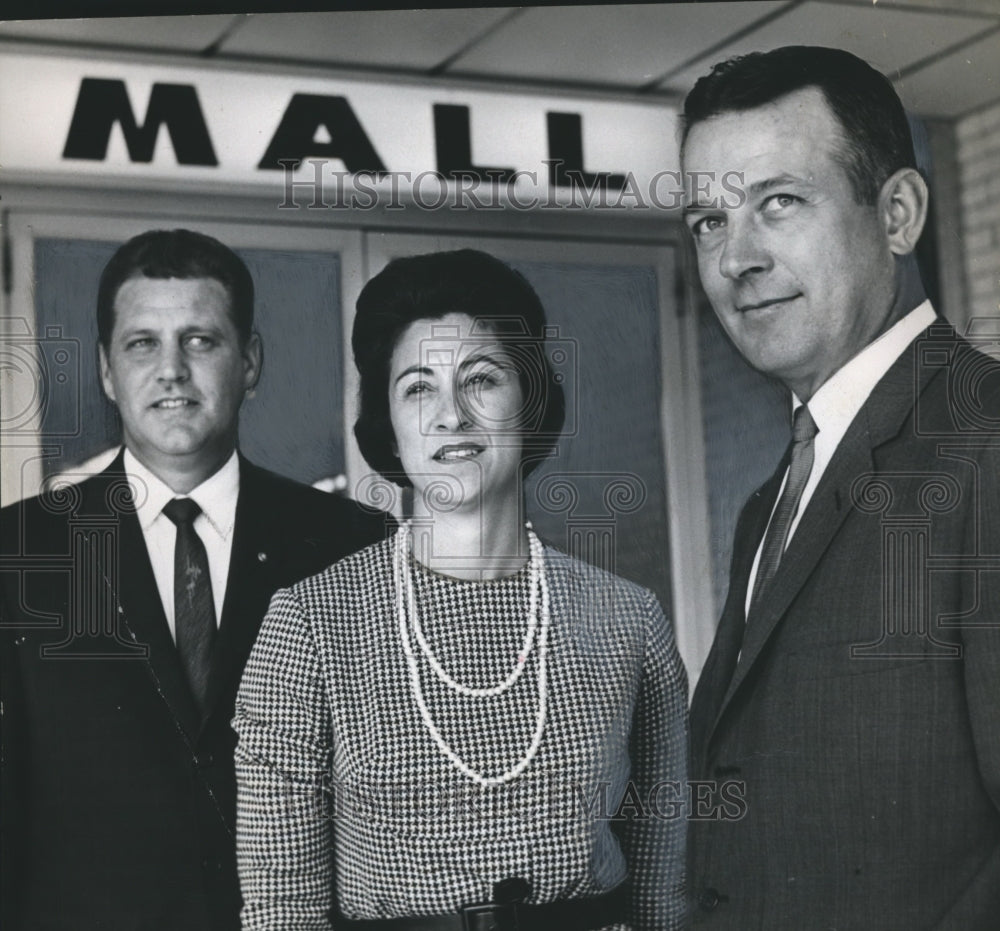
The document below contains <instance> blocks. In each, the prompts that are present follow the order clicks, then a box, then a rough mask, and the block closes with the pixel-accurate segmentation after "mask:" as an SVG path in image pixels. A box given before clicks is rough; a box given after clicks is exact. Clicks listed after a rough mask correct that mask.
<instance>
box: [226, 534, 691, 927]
mask: <svg viewBox="0 0 1000 931" xmlns="http://www.w3.org/2000/svg"><path fill="white" fill-rule="evenodd" d="M393 546H394V542H393V541H392V540H389V541H385V542H383V543H379V544H376V545H374V546H371V547H369V548H367V549H365V550H362V551H361V552H360V553H357V554H355V555H353V556H351V557H348V558H347V559H344V560H342V561H341V562H339V563H337V564H336V565H334V566H332V567H330V568H329V569H327V570H326V571H325V572H323V573H321V574H320V575H317V576H314V577H312V578H310V579H306V580H305V581H303V582H300V583H299V584H297V585H295V586H294V587H293V588H291V589H286V590H282V591H279V592H278V593H277V594H275V596H274V598H273V600H272V602H271V607H270V610H269V612H268V615H267V617H266V619H265V621H264V624H263V627H262V629H261V632H260V635H259V637H258V640H257V643H256V645H255V646H254V649H253V652H252V654H251V656H250V659H249V662H248V663H247V667H246V670H245V673H244V676H243V681H242V684H241V687H240V691H239V696H238V698H237V702H236V717H235V719H234V721H233V725H234V727H235V729H236V732H237V734H238V735H239V745H238V747H237V750H236V774H237V780H238V789H239V806H238V816H237V854H238V860H239V870H240V881H241V886H242V892H243V898H244V908H243V914H242V920H243V927H244V928H245V929H256V928H259V929H267V931H279V929H287V931H309V929H314V928H315V929H329V928H331V927H335V924H331V918H330V915H331V910H332V909H334V908H335V909H336V910H338V911H339V912H340V913H342V914H343V915H345V916H346V917H348V918H352V919H374V918H394V917H404V916H422V915H438V914H444V913H448V912H455V911H457V909H458V908H459V907H460V906H462V905H467V904H470V903H474V902H487V901H489V900H490V897H491V890H492V886H493V883H495V882H496V881H498V880H501V879H504V878H507V877H514V876H516V877H521V878H524V879H527V880H528V881H529V882H530V884H531V895H530V898H529V899H528V901H529V902H534V903H543V902H551V901H554V900H559V899H573V898H580V897H589V896H595V895H600V894H601V893H604V892H607V891H609V890H611V889H613V888H614V887H616V886H617V885H618V884H619V883H621V882H622V881H623V880H625V879H626V877H628V878H629V879H630V882H631V889H632V893H631V905H630V919H629V921H630V923H629V925H627V926H626V925H615V926H614V928H615V931H620V929H623V928H626V927H628V928H632V929H634V931H646V929H650V931H652V929H655V931H665V929H673V928H679V927H682V926H683V923H684V857H685V834H686V830H685V824H686V822H685V817H684V812H683V811H682V810H681V806H680V805H679V804H678V805H675V804H672V803H671V802H670V801H669V800H670V799H676V798H678V791H679V790H678V786H683V784H684V780H685V779H686V775H687V773H686V765H687V758H686V753H687V733H686V723H685V721H686V707H687V688H686V683H685V674H684V670H683V666H682V665H681V662H680V659H679V656H678V654H677V650H676V647H675V645H674V640H673V634H672V631H671V628H670V625H669V624H668V623H667V622H666V620H665V618H664V616H663V612H662V610H661V609H660V606H659V604H658V603H657V601H656V598H655V597H654V596H653V595H652V594H651V593H650V592H648V591H646V590H645V589H643V588H640V587H639V586H637V585H634V584H632V583H630V582H626V581H624V580H623V579H620V578H618V577H617V576H613V575H610V574H608V573H606V572H602V571H601V570H598V569H595V568H593V567H591V566H589V565H587V564H585V563H582V562H579V561H577V560H574V559H571V558H570V557H568V556H566V555H564V554H561V553H559V552H558V551H556V550H553V549H551V548H548V547H546V548H545V572H546V578H547V580H548V584H549V590H550V599H551V629H550V632H549V648H548V686H547V695H548V714H547V719H546V724H545V730H544V733H543V737H542V741H541V744H540V746H539V749H538V752H537V754H536V756H535V757H534V759H533V760H532V761H531V763H530V765H529V766H528V767H527V768H526V769H525V770H524V772H523V773H521V775H520V776H518V777H516V778H515V779H513V780H512V781H510V782H508V783H505V784H501V785H494V786H482V785H480V784H479V783H477V782H475V781H473V780H472V779H470V778H468V777H467V776H466V775H464V774H463V773H462V772H460V771H459V770H458V769H457V768H456V766H455V765H454V764H453V763H452V762H451V761H450V760H449V759H448V758H447V757H446V756H445V755H444V754H443V753H442V752H441V750H440V749H439V747H438V746H437V744H436V743H435V742H434V740H433V738H432V737H431V735H430V733H429V731H428V728H427V726H426V724H425V723H424V720H423V719H422V717H421V714H420V710H419V708H418V706H417V703H416V701H415V698H414V693H413V687H412V684H411V681H410V674H409V668H408V666H407V661H406V658H405V655H404V652H403V649H402V646H401V639H400V632H399V624H398V613H397V604H396V599H395V586H394V576H393ZM411 567H412V577H413V579H414V587H415V593H416V604H417V605H418V609H419V616H420V623H421V626H422V627H423V631H424V635H425V637H426V639H427V641H428V643H429V645H430V647H431V650H432V651H433V653H434V654H435V655H436V656H437V658H438V660H439V662H440V663H441V665H442V666H443V667H444V669H445V670H447V671H448V673H449V674H450V675H451V676H452V677H454V678H455V679H457V680H459V681H461V682H463V683H465V684H466V685H469V686H470V687H473V688H483V687H487V686H491V685H495V684H496V683H497V682H499V681H501V680H502V679H503V678H504V677H505V676H506V674H507V672H509V670H510V669H511V668H512V658H513V657H515V656H517V654H518V652H519V650H520V648H521V644H522V641H523V638H524V636H525V629H526V618H527V616H528V610H529V589H530V584H529V572H528V569H527V568H525V569H522V570H521V571H520V572H518V573H516V574H515V575H512V576H508V577H506V578H502V579H498V580H495V581H488V582H466V581H460V580H457V579H454V578H451V577H447V576H443V575H439V574H437V573H434V572H432V571H429V570H427V569H424V568H423V567H422V566H420V564H419V563H417V562H416V561H415V560H412V558H411ZM417 655H418V657H420V659H419V662H420V664H421V666H420V683H421V690H422V692H423V695H424V696H425V700H426V703H427V707H428V710H429V713H430V715H431V718H432V720H433V721H434V724H435V725H436V727H437V728H438V730H439V731H440V733H441V735H442V737H443V738H444V739H445V741H446V742H447V743H448V745H449V746H450V747H451V748H452V749H453V750H454V751H455V752H456V753H457V754H458V755H459V756H460V757H461V758H462V759H463V760H464V761H465V762H466V763H467V764H468V765H469V766H471V767H472V768H473V769H474V770H477V771H479V772H481V773H484V774H486V775H492V774H498V773H503V772H505V771H506V770H508V769H510V768H511V767H512V766H514V764H515V763H517V761H518V760H520V759H522V758H523V756H524V755H525V752H526V750H527V747H528V745H529V743H530V741H531V738H532V736H533V734H534V732H535V728H536V722H537V719H538V718H537V716H538V701H539V684H538V683H539V680H538V676H537V672H538V661H539V660H538V649H537V648H536V649H534V650H533V651H532V653H531V655H530V657H529V659H528V661H527V663H526V665H525V670H524V673H523V674H522V675H521V677H520V678H519V679H518V680H517V682H516V683H515V684H514V685H513V686H512V687H511V688H510V689H509V690H508V691H506V692H504V693H503V694H501V695H495V696H488V697H469V696H466V695H462V694H458V693H456V692H454V691H452V690H451V689H449V688H447V687H446V686H445V685H444V684H443V683H441V682H440V680H439V679H438V677H437V676H435V675H434V674H433V672H432V671H431V669H430V666H429V665H428V664H427V661H426V659H425V658H424V657H422V656H420V654H419V652H418V653H417ZM681 791H682V790H681ZM566 931H572V929H566ZM609 931H610V929H609Z"/></svg>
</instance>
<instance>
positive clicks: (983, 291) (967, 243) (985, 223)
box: [955, 104, 1000, 319]
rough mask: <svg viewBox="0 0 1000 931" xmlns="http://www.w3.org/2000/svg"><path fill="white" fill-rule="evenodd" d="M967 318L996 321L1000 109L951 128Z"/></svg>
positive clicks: (999, 307)
mask: <svg viewBox="0 0 1000 931" xmlns="http://www.w3.org/2000/svg"><path fill="white" fill-rule="evenodd" d="M955 141H956V149H957V151H956V155H957V161H958V174H959V188H960V195H959V196H960V198H961V215H962V220H961V223H962V241H963V244H964V247H965V248H964V251H965V288H964V290H965V296H966V301H967V302H968V309H967V312H968V316H969V317H970V318H971V317H992V318H994V319H1000V104H997V105H994V106H991V107H989V108H988V109H985V110H981V111H979V112H978V113H974V114H972V115H971V116H967V117H965V118H964V119H962V120H959V122H958V123H957V124H956V126H955Z"/></svg>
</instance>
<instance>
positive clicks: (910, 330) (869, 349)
mask: <svg viewBox="0 0 1000 931" xmlns="http://www.w3.org/2000/svg"><path fill="white" fill-rule="evenodd" d="M936 319H937V315H936V314H935V313H934V308H933V307H932V306H931V302H930V301H924V302H923V303H922V304H921V305H920V306H919V307H915V308H914V309H913V310H911V311H910V312H909V313H908V314H907V315H906V316H905V317H903V319H902V320H898V321H897V322H896V323H895V324H893V325H892V326H891V327H890V328H889V329H888V330H886V331H885V332H884V333H883V334H882V335H881V336H880V337H879V338H878V339H876V340H875V341H874V342H871V343H869V344H868V345H867V346H866V347H865V348H864V349H862V350H861V352H859V353H858V354H857V355H856V356H855V357H854V358H853V359H851V360H850V361H849V362H847V364H846V365H844V366H842V367H841V368H839V369H838V370H837V371H836V372H834V373H833V375H831V376H830V377H829V378H828V379H827V380H826V381H825V382H824V383H823V384H822V385H821V386H820V387H819V389H818V390H817V391H816V393H815V394H814V395H813V396H812V398H811V399H810V400H809V413H810V414H812V418H813V420H814V421H815V423H816V426H817V427H818V428H819V432H818V433H817V434H816V438H815V440H813V466H812V471H811V472H810V473H809V481H808V482H806V487H805V488H804V489H803V491H802V498H801V499H800V500H799V509H798V511H796V513H795V517H794V518H793V519H792V524H791V527H790V528H789V530H788V539H787V540H786V542H785V548H786V549H787V548H788V543H789V542H790V541H791V539H792V536H793V535H794V533H795V529H796V528H797V527H798V525H799V521H800V520H801V518H802V515H803V514H804V513H805V509H806V506H807V505H808V504H809V501H810V499H811V498H812V496H813V492H815V491H816V486H817V485H818V484H819V481H820V479H821V478H822V477H823V473H824V472H825V471H826V468H827V466H828V465H829V464H830V460H831V459H833V454H834V453H835V452H836V451H837V447H838V446H839V445H840V441H841V440H842V439H843V438H844V434H845V433H847V428H848V427H849V426H850V425H851V422H852V421H853V420H854V418H855V417H857V415H858V412H859V411H860V410H861V408H862V407H864V404H865V402H866V401H867V400H868V398H869V397H870V396H871V393H872V391H874V390H875V386H876V385H877V384H878V383H879V382H880V381H881V380H882V377H883V376H884V375H885V374H886V372H888V371H889V369H890V368H892V365H893V363H894V362H895V361H896V360H897V359H898V358H899V357H900V356H901V355H902V354H903V353H904V352H905V350H906V347H907V346H909V345H910V344H911V343H912V342H913V341H914V340H915V339H916V338H917V337H918V336H919V335H920V334H921V333H923V331H924V330H926V329H927V327H929V326H930V325H931V324H932V323H933V322H934V321H935V320H936ZM801 405H802V402H801V401H800V400H799V399H798V398H797V397H795V395H794V394H793V395H792V412H793V414H794V412H795V411H796V410H797V409H798V408H799V407H800V406H801ZM787 481H788V470H787V469H786V470H785V477H784V479H783V480H782V482H781V489H780V491H779V492H778V498H777V499H775V503H774V508H775V509H776V508H777V506H778V500H779V499H780V498H781V492H782V491H784V490H785V482H787ZM771 517H772V518H773V517H774V509H772V511H771ZM766 536H767V533H766V531H765V533H764V537H762V538H761V541H760V544H759V545H758V546H757V555H756V556H755V557H754V561H753V569H752V570H751V572H750V583H749V585H748V586H747V596H746V601H745V602H744V610H745V612H746V613H749V611H750V600H751V597H752V595H753V586H754V582H755V581H756V579H757V567H758V565H759V564H760V554H761V550H762V549H763V548H764V538H766Z"/></svg>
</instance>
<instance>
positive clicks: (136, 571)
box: [87, 454, 199, 740]
mask: <svg viewBox="0 0 1000 931" xmlns="http://www.w3.org/2000/svg"><path fill="white" fill-rule="evenodd" d="M123 476H124V464H123V460H122V456H121V454H119V456H118V457H117V458H116V459H115V461H114V462H113V463H112V464H111V465H110V466H109V467H108V469H107V470H106V471H105V472H104V473H103V474H102V477H103V478H105V479H108V478H113V479H120V478H121V477H123ZM90 487H91V488H92V489H93V491H94V492H95V493H100V494H102V495H103V491H102V490H101V489H102V487H105V483H104V482H101V483H100V484H95V485H91V486H90ZM97 505H98V502H91V503H88V505H87V506H88V507H92V506H97ZM106 506H107V505H106V504H105V507H106ZM117 516H118V564H117V566H108V565H105V566H104V578H105V579H106V580H107V581H108V583H109V584H111V586H112V587H113V588H115V589H116V591H115V594H116V597H117V601H118V605H119V607H120V608H121V613H120V614H119V617H120V619H121V620H122V622H123V624H124V625H125V628H126V631H127V634H131V635H132V636H133V637H134V639H135V641H136V642H137V643H140V644H145V645H147V646H148V648H149V652H148V656H147V659H146V665H147V668H148V670H149V673H150V676H151V679H152V682H153V685H154V687H155V688H156V689H157V691H158V692H159V694H160V696H161V697H162V698H163V700H164V701H165V702H166V704H167V706H168V707H169V709H170V712H171V714H172V716H173V719H174V722H175V723H176V724H177V725H178V726H179V727H180V728H181V729H182V730H183V732H184V734H185V735H186V736H187V738H188V739H189V740H191V739H193V737H194V736H195V735H196V734H197V732H198V718H199V715H198V709H197V706H196V705H195V702H194V698H193V697H192V695H191V691H190V689H189V688H188V684H187V679H186V678H185V676H184V671H183V669H182V668H181V665H180V660H179V658H178V655H177V648H176V646H175V645H174V641H173V638H172V637H171V636H170V628H169V626H168V625H167V618H166V614H165V613H164V611H163V605H162V603H161V602H160V595H159V591H158V590H157V587H156V578H155V577H154V575H153V567H152V564H151V563H150V561H149V554H148V552H147V550H146V541H145V539H144V537H143V534H142V528H141V527H140V526H139V518H138V517H137V515H136V513H135V510H134V509H133V508H132V507H131V505H129V504H124V505H123V506H121V507H120V508H119V509H118V513H117Z"/></svg>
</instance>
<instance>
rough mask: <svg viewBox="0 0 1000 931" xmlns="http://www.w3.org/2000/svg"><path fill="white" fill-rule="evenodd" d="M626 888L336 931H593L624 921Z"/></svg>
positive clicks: (350, 923)
mask: <svg viewBox="0 0 1000 931" xmlns="http://www.w3.org/2000/svg"><path fill="white" fill-rule="evenodd" d="M627 907H628V889H627V884H626V883H623V884H622V885H620V886H618V887H617V888H615V889H612V890H611V892H606V893H604V894H603V895H598V896H591V897H590V898H586V899H561V900H559V901H556V902H545V903H543V904H540V905H527V904H525V903H523V902H511V903H497V902H490V903H484V904H481V905H466V906H464V907H463V908H460V909H459V910H458V911H457V912H452V913H451V914H448V915H427V916H423V917H419V918H376V919H369V920H363V921H354V920H352V919H349V918H344V917H342V916H339V915H338V916H337V917H335V918H334V921H333V927H334V929H335V931H595V929H597V928H603V927H605V926H606V925H613V924H616V923H618V922H623V921H625V920H626V911H627Z"/></svg>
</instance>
